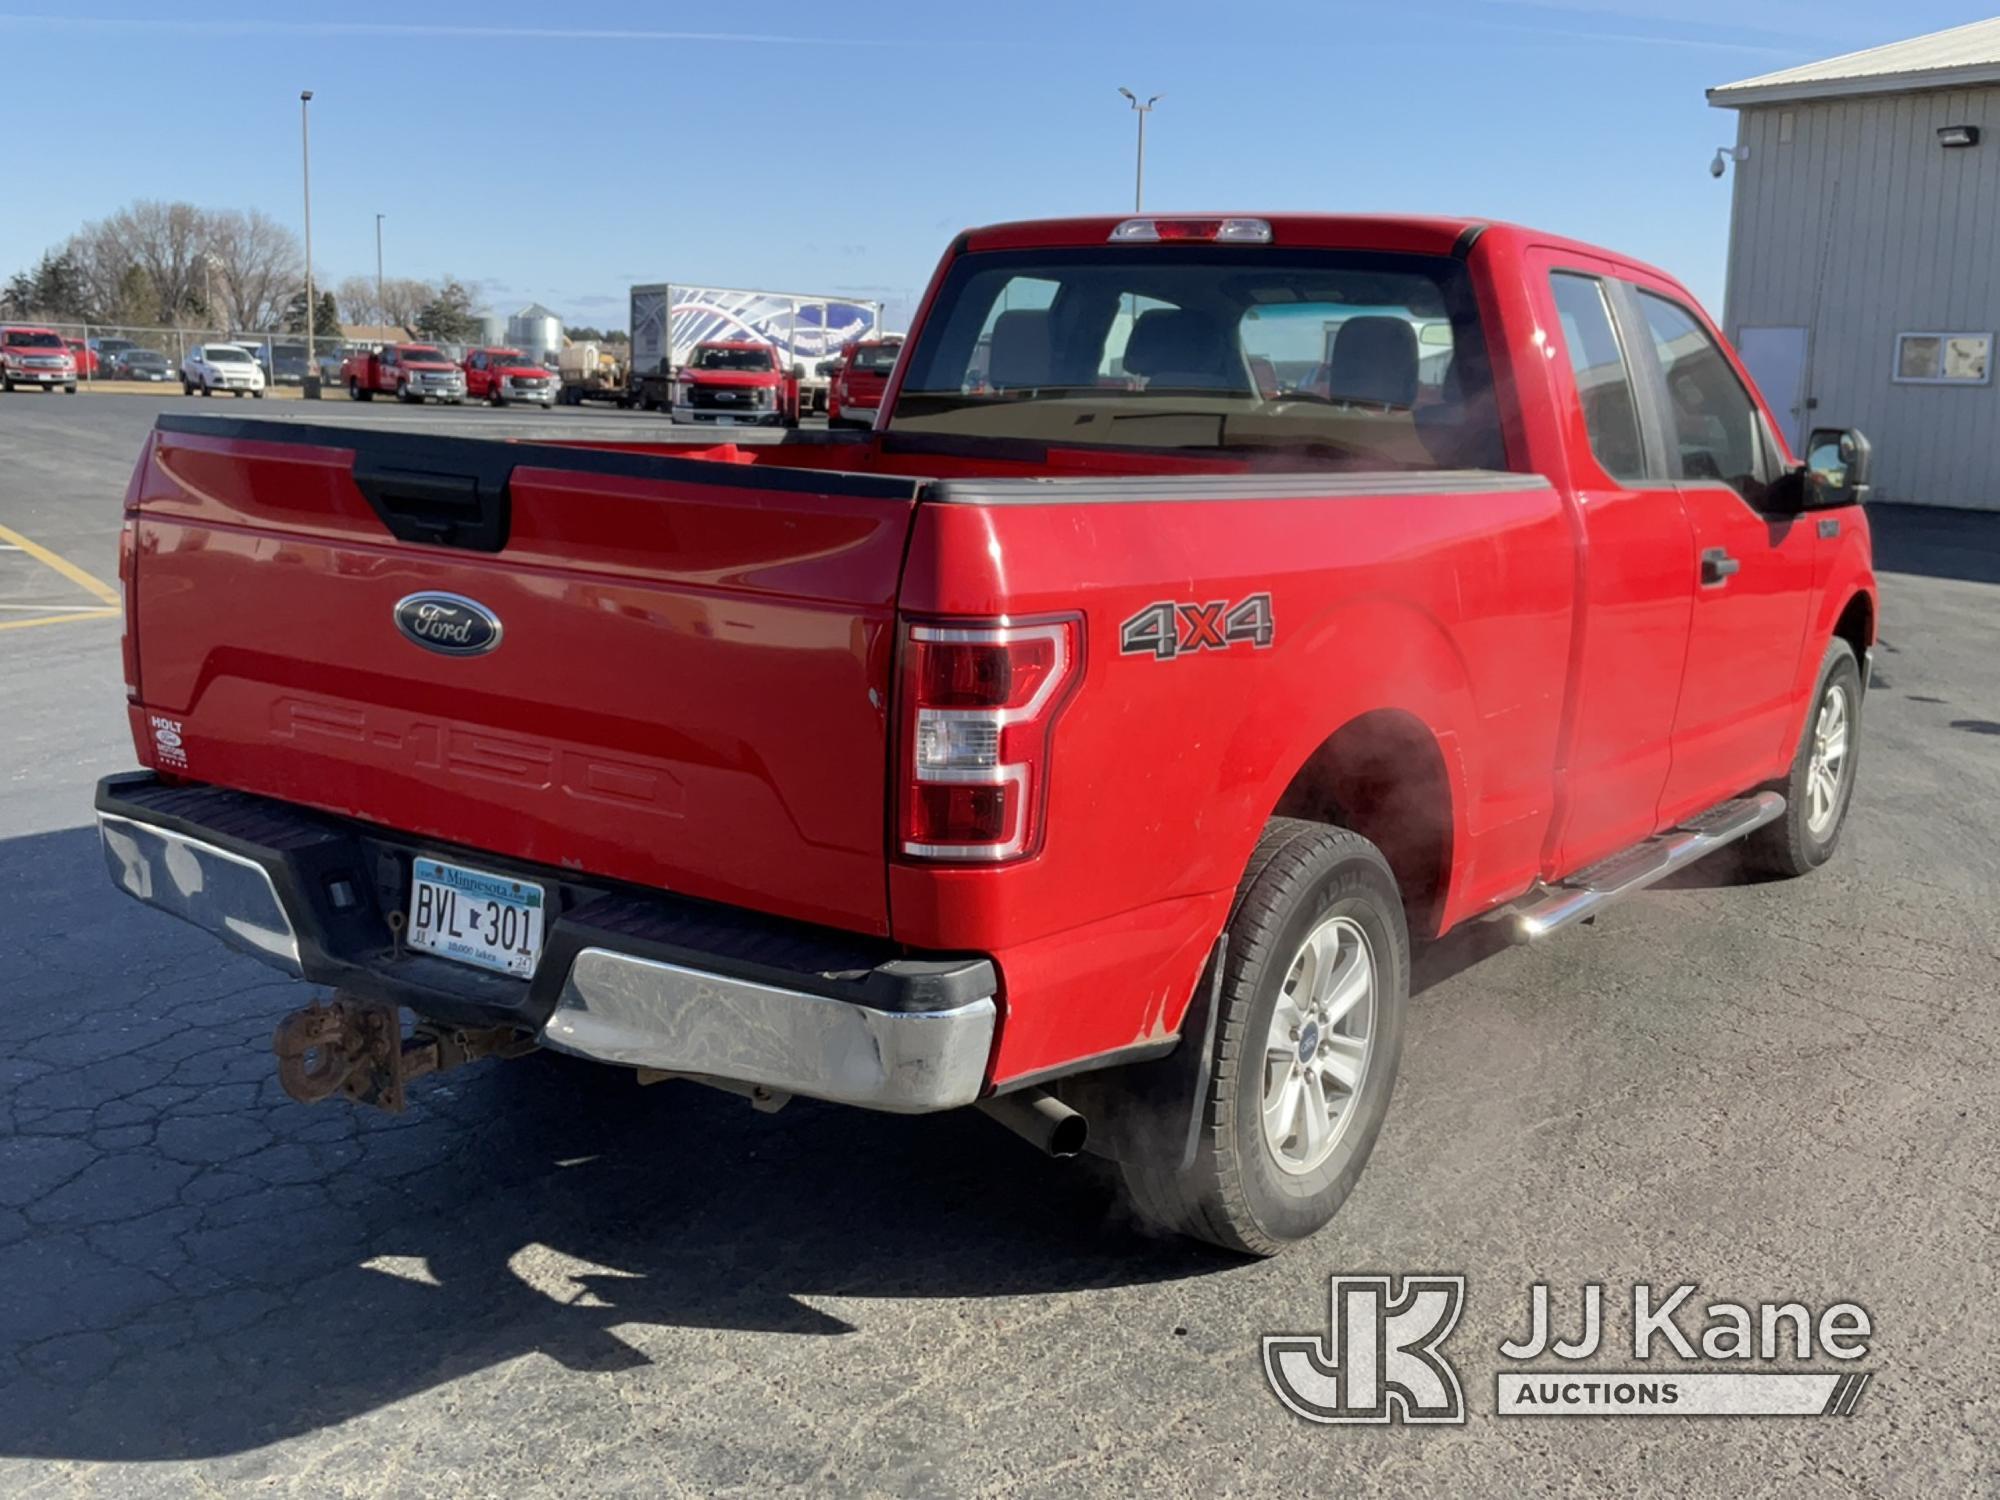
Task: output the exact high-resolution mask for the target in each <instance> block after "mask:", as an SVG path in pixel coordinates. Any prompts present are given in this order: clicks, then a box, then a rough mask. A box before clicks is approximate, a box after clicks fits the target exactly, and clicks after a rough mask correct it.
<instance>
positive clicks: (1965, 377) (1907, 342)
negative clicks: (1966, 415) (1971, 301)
mask: <svg viewBox="0 0 2000 1500" xmlns="http://www.w3.org/2000/svg"><path fill="white" fill-rule="evenodd" d="M1992 356H1993V335H1992V334H1990V333H1899V334H1897V335H1896V368H1895V377H1894V378H1895V380H1896V383H1897V384H1899V385H1986V384H1987V383H1988V382H1990V381H1991V380H1992V378H1993V374H1992V370H1993V358H1992Z"/></svg>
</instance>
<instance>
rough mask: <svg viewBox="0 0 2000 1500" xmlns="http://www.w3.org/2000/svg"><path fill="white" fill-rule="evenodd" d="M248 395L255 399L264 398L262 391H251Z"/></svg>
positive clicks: (260, 399)
mask: <svg viewBox="0 0 2000 1500" xmlns="http://www.w3.org/2000/svg"><path fill="white" fill-rule="evenodd" d="M250 396H251V399H252V400H256V401H262V400H263V399H264V393H263V392H262V391H252V392H251V393H250Z"/></svg>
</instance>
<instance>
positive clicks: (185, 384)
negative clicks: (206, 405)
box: [181, 375, 194, 396]
mask: <svg viewBox="0 0 2000 1500" xmlns="http://www.w3.org/2000/svg"><path fill="white" fill-rule="evenodd" d="M181 394H182V395H183V396H192V395H193V394H194V382H193V381H192V380H189V379H188V378H187V376H185V375H183V376H181Z"/></svg>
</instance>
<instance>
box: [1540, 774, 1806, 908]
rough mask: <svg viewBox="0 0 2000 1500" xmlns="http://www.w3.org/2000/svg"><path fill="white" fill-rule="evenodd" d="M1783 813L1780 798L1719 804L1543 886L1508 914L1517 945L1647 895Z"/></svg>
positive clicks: (1765, 795)
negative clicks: (1685, 867) (1650, 888)
mask: <svg viewBox="0 0 2000 1500" xmlns="http://www.w3.org/2000/svg"><path fill="white" fill-rule="evenodd" d="M1784 811H1785V799H1784V798H1783V797H1781V796H1779V795H1778V794H1777V793H1776V792H1757V793H1755V794H1754V795H1752V796H1748V797H1738V798H1736V799H1735V800H1734V801H1730V802H1722V803H1718V804H1717V805H1716V806H1714V807H1711V808H1710V809H1709V810H1708V811H1707V812H1705V813H1702V814H1700V815H1698V816H1696V817H1692V818H1689V819H1688V820H1687V822H1685V823H1683V824H1681V826H1680V827H1678V828H1673V829H1669V830H1668V831H1667V832H1665V833H1656V834H1654V835H1653V836H1652V837H1651V838H1649V839H1641V840H1640V841H1639V842H1638V843H1636V844H1634V845H1633V846H1632V847H1631V848H1629V849H1625V850H1621V851H1620V852H1619V853H1617V854H1613V855H1611V856H1610V857H1609V858H1607V859H1600V860H1599V861H1598V862H1597V863H1596V864H1594V865H1590V866H1588V867H1586V868H1585V869H1581V870H1578V871H1577V872H1576V873H1575V874H1574V875H1572V876H1570V877H1569V878H1568V879H1566V880H1562V881H1558V882H1557V883H1556V884H1555V885H1552V886H1541V887H1539V888H1538V889H1536V890H1534V891H1532V892H1530V893H1529V894H1528V895H1526V896H1524V897H1522V898H1521V899H1520V900H1519V901H1517V902H1515V903H1514V905H1513V906H1512V907H1510V908H1509V909H1508V912H1507V915H1508V916H1509V917H1511V919H1512V921H1513V926H1514V937H1515V940H1516V941H1517V942H1527V941H1529V940H1531V939H1534V938H1538V937H1545V936H1547V935H1548V934H1549V933H1551V932H1554V931H1555V930H1556V929H1557V928H1560V927H1568V926H1571V925H1572V924H1574V923H1577V922H1581V921H1584V920H1585V919H1587V918H1589V917H1594V916H1596V915H1597V914H1598V913H1599V912H1601V911H1603V910H1604V908H1605V907H1607V906H1609V905H1610V904H1611V903H1612V902H1614V901H1618V900H1622V899H1623V898H1624V897H1626V896H1629V895H1631V894H1632V893H1633V892H1634V891H1643V890H1644V889H1645V888H1646V887H1647V886H1649V885H1651V884H1653V882H1654V881H1656V880H1664V879H1665V878H1666V877H1667V876H1669V875H1671V874H1673V873H1674V871H1676V870H1678V869H1680V868H1681V867H1682V866H1683V865H1691V864H1693V863H1694V862H1695V861H1696V860H1698V859H1700V858H1701V857H1702V856H1703V855H1704V854H1713V853H1714V852H1715V851H1716V850H1717V849H1720V848H1721V847H1722V846H1723V845H1724V844H1733V843H1735V842H1736V841H1737V840H1738V839H1740V838H1742V837H1743V836H1744V835H1745V834H1748V833H1755V832H1756V831H1757V830H1758V829H1759V828H1762V827H1763V826H1764V825H1765V824H1766V823H1769V822H1771V821H1772V820H1774V819H1776V818H1778V817H1779V816H1781V815H1782V814H1783V813H1784Z"/></svg>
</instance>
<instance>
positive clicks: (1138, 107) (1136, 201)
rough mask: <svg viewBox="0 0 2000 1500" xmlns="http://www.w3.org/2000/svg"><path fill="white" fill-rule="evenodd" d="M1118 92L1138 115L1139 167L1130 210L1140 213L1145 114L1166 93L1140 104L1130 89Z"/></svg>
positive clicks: (1143, 185)
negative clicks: (1129, 102) (1128, 101)
mask: <svg viewBox="0 0 2000 1500" xmlns="http://www.w3.org/2000/svg"><path fill="white" fill-rule="evenodd" d="M1118 92H1119V93H1121V94H1123V95H1124V96H1125V97H1126V98H1127V99H1128V100H1130V101H1131V104H1132V108H1133V110H1134V111H1135V112H1136V113H1137V114H1138V116H1139V168H1138V171H1137V172H1136V173H1135V174H1134V176H1133V179H1132V211H1133V212H1134V213H1141V212H1143V211H1144V210H1145V207H1146V116H1147V115H1149V114H1151V113H1152V112H1153V106H1154V105H1155V104H1158V103H1159V102H1160V101H1161V100H1162V99H1164V98H1165V97H1166V95H1164V94H1155V95H1153V97H1152V98H1150V99H1148V100H1147V101H1146V102H1145V103H1144V104H1141V103H1140V102H1139V96H1138V95H1137V94H1135V93H1133V92H1132V91H1131V90H1130V89H1128V88H1121V89H1119V90H1118Z"/></svg>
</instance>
